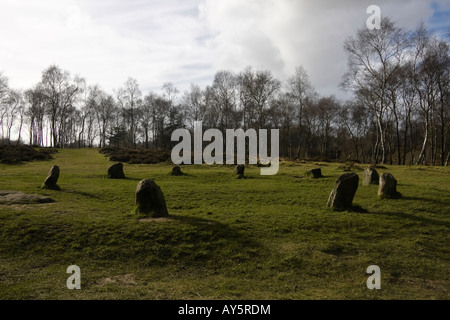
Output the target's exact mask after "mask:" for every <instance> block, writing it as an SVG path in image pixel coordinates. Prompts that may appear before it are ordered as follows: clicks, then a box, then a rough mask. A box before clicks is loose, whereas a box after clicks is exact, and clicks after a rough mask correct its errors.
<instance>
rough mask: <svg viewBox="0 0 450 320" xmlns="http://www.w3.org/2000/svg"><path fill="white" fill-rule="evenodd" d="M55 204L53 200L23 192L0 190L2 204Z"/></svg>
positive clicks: (0, 202)
mask: <svg viewBox="0 0 450 320" xmlns="http://www.w3.org/2000/svg"><path fill="white" fill-rule="evenodd" d="M51 202H55V201H54V200H53V199H51V198H49V197H45V196H40V195H37V194H26V193H24V192H22V191H11V190H0V204H38V203H51Z"/></svg>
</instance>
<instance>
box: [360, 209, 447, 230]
mask: <svg viewBox="0 0 450 320" xmlns="http://www.w3.org/2000/svg"><path fill="white" fill-rule="evenodd" d="M367 213H368V214H381V215H385V216H389V217H397V218H400V219H402V220H405V219H407V220H412V221H416V222H420V223H424V224H428V225H434V226H440V227H446V228H450V222H449V221H441V220H436V219H431V218H426V217H418V216H415V215H412V214H409V213H403V212H367Z"/></svg>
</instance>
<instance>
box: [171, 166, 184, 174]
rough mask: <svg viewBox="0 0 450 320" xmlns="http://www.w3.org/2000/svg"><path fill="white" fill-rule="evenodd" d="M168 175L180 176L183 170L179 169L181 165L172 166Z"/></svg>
mask: <svg viewBox="0 0 450 320" xmlns="http://www.w3.org/2000/svg"><path fill="white" fill-rule="evenodd" d="M170 175H171V176H182V175H183V172H182V171H181V167H180V166H175V167H173V168H172V172H171V173H170Z"/></svg>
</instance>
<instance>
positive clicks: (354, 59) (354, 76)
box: [342, 18, 408, 163]
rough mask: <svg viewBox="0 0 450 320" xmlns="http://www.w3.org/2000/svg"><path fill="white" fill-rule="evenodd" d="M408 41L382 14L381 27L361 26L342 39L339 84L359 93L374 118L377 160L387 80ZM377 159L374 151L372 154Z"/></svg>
mask: <svg viewBox="0 0 450 320" xmlns="http://www.w3.org/2000/svg"><path fill="white" fill-rule="evenodd" d="M407 45H408V41H407V37H406V32H405V31H404V30H403V29H401V28H398V27H396V26H395V24H394V23H393V22H392V21H391V20H390V19H389V18H383V19H382V21H381V28H380V29H379V30H378V29H374V30H369V29H368V28H362V29H360V30H358V31H357V34H356V37H350V38H349V39H347V40H346V41H345V44H344V49H345V51H346V52H347V55H348V72H347V73H346V74H345V76H344V80H343V83H342V85H343V86H344V87H345V88H348V89H351V90H353V91H354V92H355V93H356V94H357V95H362V96H363V97H364V99H365V102H366V103H367V104H368V106H369V107H370V108H371V110H372V112H373V114H374V115H375V117H376V120H377V126H378V130H379V142H380V148H381V163H385V162H386V156H387V154H386V123H385V117H386V113H387V109H388V107H389V96H388V84H389V83H390V82H392V81H393V78H394V77H395V75H396V73H397V71H398V70H399V68H400V67H401V65H402V63H403V61H404V59H405V57H406V48H407ZM374 161H375V162H377V155H375V159H374Z"/></svg>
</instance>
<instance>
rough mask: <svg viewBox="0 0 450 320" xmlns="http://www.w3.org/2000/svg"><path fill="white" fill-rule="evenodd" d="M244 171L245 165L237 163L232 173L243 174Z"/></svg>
mask: <svg viewBox="0 0 450 320" xmlns="http://www.w3.org/2000/svg"><path fill="white" fill-rule="evenodd" d="M244 171H245V165H243V164H239V165H237V166H236V168H234V171H233V174H236V175H238V176H242V177H243V176H244Z"/></svg>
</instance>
